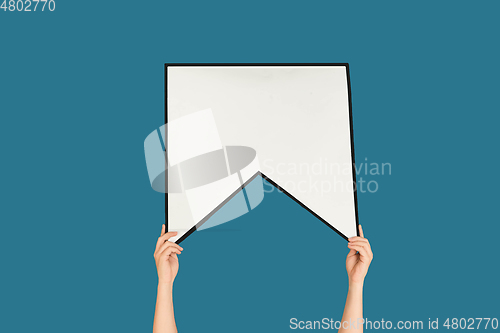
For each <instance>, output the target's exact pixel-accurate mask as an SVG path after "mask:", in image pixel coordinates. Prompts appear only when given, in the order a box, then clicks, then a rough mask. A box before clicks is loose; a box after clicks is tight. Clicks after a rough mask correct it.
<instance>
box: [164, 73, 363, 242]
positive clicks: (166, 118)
mask: <svg viewBox="0 0 500 333" xmlns="http://www.w3.org/2000/svg"><path fill="white" fill-rule="evenodd" d="M200 66H214V67H215V66H227V67H231V66H246V67H252V66H270V67H271V66H273V67H279V66H303V67H307V66H330V67H342V66H343V67H345V69H346V77H347V94H348V101H349V127H350V135H351V160H352V179H353V193H354V213H355V216H356V234H357V235H358V236H359V215H358V195H357V189H356V186H357V179H356V162H355V153H354V128H353V127H354V126H353V117H352V95H351V75H350V71H349V64H348V63H165V67H164V72H165V73H164V74H165V87H164V93H165V113H164V118H165V124H167V123H168V67H200ZM165 147H168V144H167V138H165ZM166 172H167V177H168V170H167V171H166ZM258 175H260V176H262V178H264V179H265V180H266V181H268V182H269V183H270V184H271V185H273V186H274V187H276V188H277V189H278V190H279V191H280V192H282V193H285V194H286V195H287V196H288V197H289V198H291V199H292V200H294V201H295V202H296V203H298V204H299V205H300V206H302V207H303V208H304V209H306V210H307V211H308V212H309V213H311V214H312V215H314V216H315V217H316V218H317V219H318V220H320V221H321V222H323V223H324V224H326V225H327V226H328V227H329V228H330V229H332V230H333V231H335V232H336V233H337V234H339V235H340V236H341V237H342V238H344V239H345V240H348V237H347V236H346V235H344V234H343V233H341V232H340V231H339V230H337V229H336V228H335V227H333V226H332V225H331V224H329V223H328V222H327V221H326V220H324V219H323V218H322V217H320V216H319V215H318V214H316V213H315V212H314V211H312V210H311V209H310V208H308V207H307V206H306V205H305V204H303V203H302V202H301V201H300V200H298V199H297V198H295V197H294V196H293V195H291V194H290V193H288V192H287V191H286V190H284V189H282V188H280V187H279V185H278V184H276V182H274V181H273V180H272V179H270V178H269V177H267V176H266V175H264V174H263V173H261V172H260V171H258V172H257V173H255V174H254V175H253V176H252V177H251V178H250V179H249V180H247V181H246V182H245V183H244V184H243V185H242V186H240V187H238V188H237V189H236V190H235V191H234V192H233V193H232V194H231V195H230V196H229V197H228V198H226V200H224V201H223V202H222V203H221V204H219V205H218V206H217V207H216V208H215V209H214V210H213V211H212V212H210V213H209V214H208V215H207V216H205V217H204V218H203V219H202V220H201V221H200V222H198V223H197V224H196V225H195V226H194V227H192V228H191V229H190V230H189V231H188V232H186V233H185V234H184V235H183V236H182V237H181V238H179V239H178V240H177V241H176V243H177V244H180V243H181V242H182V241H183V240H185V239H186V238H187V237H188V236H189V235H191V234H192V233H193V232H194V231H195V230H196V229H197V228H198V227H200V226H201V225H202V224H203V223H205V222H206V221H207V220H208V219H209V218H210V217H211V216H212V215H214V214H215V213H216V212H217V211H218V210H219V209H220V208H222V206H224V205H225V204H226V203H227V202H228V201H229V200H231V199H232V198H233V197H234V196H235V195H236V194H238V192H239V191H241V190H242V189H243V188H244V187H245V186H246V185H248V184H249V183H250V182H251V181H252V180H254V179H255V177H257V176H258ZM165 231H168V193H165Z"/></svg>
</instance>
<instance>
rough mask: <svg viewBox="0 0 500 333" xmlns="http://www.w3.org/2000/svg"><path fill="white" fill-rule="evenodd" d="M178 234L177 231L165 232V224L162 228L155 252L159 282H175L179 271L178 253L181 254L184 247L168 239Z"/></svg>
mask: <svg viewBox="0 0 500 333" xmlns="http://www.w3.org/2000/svg"><path fill="white" fill-rule="evenodd" d="M175 235H177V232H175V231H173V232H167V233H165V225H163V227H162V228H161V235H160V237H159V238H158V242H157V243H156V249H155V253H154V257H155V261H156V269H157V270H158V282H159V283H160V284H170V285H171V284H173V283H174V279H175V277H176V276H177V272H178V271H179V260H178V258H177V255H178V254H181V252H182V250H183V248H182V247H180V246H179V245H177V244H175V243H173V242H169V241H168V239H169V238H171V237H174V236H175Z"/></svg>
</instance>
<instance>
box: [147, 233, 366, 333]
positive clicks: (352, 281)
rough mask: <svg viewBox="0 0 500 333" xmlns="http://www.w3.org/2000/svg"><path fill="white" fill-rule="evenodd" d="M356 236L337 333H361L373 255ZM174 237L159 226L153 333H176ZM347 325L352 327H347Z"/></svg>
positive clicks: (177, 248) (178, 249)
mask: <svg viewBox="0 0 500 333" xmlns="http://www.w3.org/2000/svg"><path fill="white" fill-rule="evenodd" d="M359 234H360V236H359V237H351V238H349V243H348V245H347V247H348V248H349V249H350V251H349V253H348V254H347V259H346V269H347V275H348V276H349V291H348V293H347V299H346V303H345V308H344V314H343V316H342V323H343V325H342V327H341V328H340V329H339V333H362V332H363V325H362V320H363V283H364V281H365V276H366V273H367V272H368V267H370V263H371V261H372V260H373V252H372V250H371V247H370V243H369V242H368V240H367V239H366V238H364V235H363V229H362V228H361V226H359ZM176 235H177V232H167V233H166V232H165V225H163V227H162V231H161V235H160V237H159V238H158V242H157V243H156V249H155V252H154V257H155V261H156V269H157V270H158V295H157V298H156V309H155V318H154V324H153V333H177V326H176V325H175V318H174V304H173V300H172V288H173V284H174V280H175V277H176V276H177V272H178V271H179V259H178V257H177V255H179V254H181V253H182V251H183V248H182V247H181V246H179V245H177V244H175V243H174V242H170V241H169V239H170V238H171V237H174V236H176ZM350 322H353V323H355V324H354V325H349V323H350Z"/></svg>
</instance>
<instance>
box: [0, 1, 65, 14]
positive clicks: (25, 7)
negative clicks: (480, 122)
mask: <svg viewBox="0 0 500 333" xmlns="http://www.w3.org/2000/svg"><path fill="white" fill-rule="evenodd" d="M0 2H1V3H2V5H1V6H0V9H1V10H3V11H4V12H48V11H50V12H53V11H54V10H56V2H55V0H3V1H2V0H0Z"/></svg>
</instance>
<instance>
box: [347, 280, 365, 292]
mask: <svg viewBox="0 0 500 333" xmlns="http://www.w3.org/2000/svg"><path fill="white" fill-rule="evenodd" d="M363 284H364V281H350V280H349V290H353V291H358V290H359V291H362V290H363Z"/></svg>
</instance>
